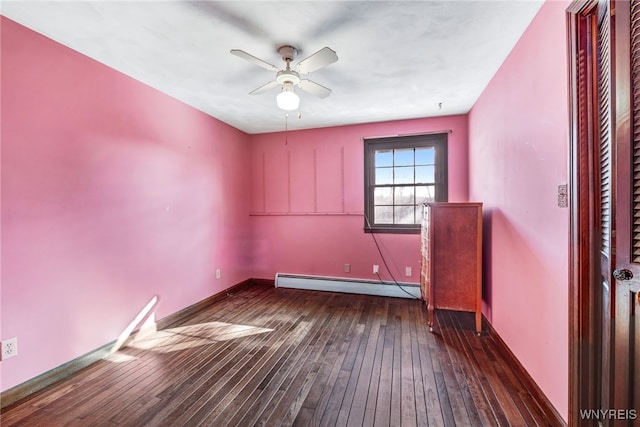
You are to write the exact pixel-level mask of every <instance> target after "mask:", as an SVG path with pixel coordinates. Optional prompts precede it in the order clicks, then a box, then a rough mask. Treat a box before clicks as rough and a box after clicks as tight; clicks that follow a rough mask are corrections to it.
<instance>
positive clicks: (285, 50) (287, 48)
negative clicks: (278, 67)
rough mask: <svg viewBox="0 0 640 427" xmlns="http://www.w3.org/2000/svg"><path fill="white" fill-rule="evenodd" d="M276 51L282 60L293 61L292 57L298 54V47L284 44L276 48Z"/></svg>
mask: <svg viewBox="0 0 640 427" xmlns="http://www.w3.org/2000/svg"><path fill="white" fill-rule="evenodd" d="M278 53H279V54H280V56H281V57H282V60H283V61H285V62H291V61H293V58H295V57H296V55H298V49H296V48H295V47H293V46H291V45H288V44H285V45H282V46H280V47H279V48H278Z"/></svg>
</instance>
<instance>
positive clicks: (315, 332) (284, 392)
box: [205, 309, 338, 425]
mask: <svg viewBox="0 0 640 427" xmlns="http://www.w3.org/2000/svg"><path fill="white" fill-rule="evenodd" d="M334 310H335V309H334ZM323 312H324V310H323ZM334 313H335V311H334ZM327 314H328V313H327ZM337 317H338V316H336V317H335V318H334V317H333V316H328V315H327V316H325V317H324V318H318V319H317V321H315V322H313V323H312V325H311V331H310V333H309V335H308V339H305V340H304V341H301V342H300V343H299V345H298V346H297V348H295V349H294V351H293V353H292V355H291V357H290V359H289V360H288V361H287V363H286V364H287V369H286V370H282V371H281V373H280V375H279V376H278V377H275V376H274V377H272V378H271V384H270V386H271V390H275V392H274V393H273V395H272V396H271V399H270V400H269V405H268V406H267V407H266V408H265V409H266V410H264V411H263V412H262V415H261V417H259V418H258V419H257V420H256V421H255V423H256V424H258V425H278V423H279V422H281V421H282V420H283V418H284V417H285V416H286V414H287V412H288V410H289V408H290V405H293V404H294V402H297V395H298V393H300V388H301V387H302V385H303V384H304V382H305V381H306V380H307V376H309V375H313V372H314V370H316V369H317V368H316V367H315V366H316V360H317V357H318V355H319V354H320V353H321V352H322V349H323V348H324V347H325V346H326V343H327V340H328V335H329V334H330V333H331V332H332V331H333V329H334V328H335V326H336V324H337ZM263 394H264V395H265V396H267V395H268V394H269V391H268V390H267V389H266V388H265V389H264V390H263ZM305 394H306V392H305ZM302 400H304V398H303V396H301V397H300V406H301V404H302ZM246 403H248V404H249V405H251V406H254V403H255V401H254V400H249V399H247V400H246ZM298 409H299V407H298V408H297V409H296V410H295V412H296V413H297V411H298ZM226 412H228V413H229V414H230V415H236V414H237V413H238V411H237V410H236V409H234V408H233V407H232V406H231V407H228V408H227V410H226ZM224 415H225V414H224V413H223V414H221V417H218V418H215V419H209V420H205V422H208V423H211V424H212V425H223V424H224V425H238V424H239V422H237V421H236V420H235V419H234V418H231V419H228V420H227V419H226V418H225V416H224ZM292 418H293V417H292ZM291 422H292V421H290V422H289V424H290V423H291Z"/></svg>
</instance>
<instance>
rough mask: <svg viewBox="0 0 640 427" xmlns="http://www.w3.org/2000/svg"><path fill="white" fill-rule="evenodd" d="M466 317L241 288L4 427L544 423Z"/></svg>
mask: <svg viewBox="0 0 640 427" xmlns="http://www.w3.org/2000/svg"><path fill="white" fill-rule="evenodd" d="M472 317H473V316H472V315H471V317H470V316H469V313H460V312H448V311H441V310H437V311H436V316H435V325H434V329H435V331H434V332H433V333H431V332H429V330H428V328H427V327H426V311H425V307H424V305H423V304H421V303H420V302H418V301H413V300H407V299H399V298H384V297H374V296H366V295H343V294H334V293H327V292H313V291H299V290H293V289H279V288H278V289H276V288H273V287H269V286H265V285H254V286H249V287H247V288H245V289H243V290H241V291H238V292H235V293H233V294H231V295H229V296H228V298H226V299H223V300H219V301H215V302H213V303H212V304H210V305H208V306H206V307H203V308H202V310H201V311H199V312H198V313H195V314H193V315H190V316H183V317H181V318H180V319H179V321H176V322H174V324H172V325H170V326H166V327H165V328H164V330H162V331H158V332H157V333H155V334H152V335H150V336H147V337H143V336H142V335H140V336H137V337H134V339H132V340H130V341H129V342H128V346H127V347H124V348H122V349H120V350H119V351H118V352H116V353H115V354H113V355H112V356H110V357H107V358H105V359H103V360H100V361H98V362H96V363H94V364H93V365H90V366H88V367H86V368H84V369H83V370H81V371H79V372H78V373H76V374H75V375H74V376H72V377H70V378H67V379H65V380H62V381H60V382H59V383H57V384H54V385H51V386H49V387H48V388H46V389H44V390H42V391H41V392H38V393H36V394H34V395H32V396H30V397H28V398H26V399H23V400H22V401H20V402H16V403H15V404H12V405H11V406H10V407H8V408H6V409H5V410H3V412H2V413H1V414H0V424H1V425H2V426H3V427H4V426H30V425H43V426H65V425H69V426H86V425H100V426H140V425H153V426H174V425H238V426H252V425H268V426H290V425H294V426H305V427H306V426H320V425H322V426H325V425H326V426H336V425H340V426H343V425H344V426H352V425H355V426H367V427H368V426H372V425H374V426H378V425H380V426H394V427H396V426H398V427H406V426H414V425H417V426H438V427H440V426H449V425H451V426H454V425H458V426H465V427H467V426H474V425H483V426H484V425H490V426H492V427H493V426H502V425H505V426H507V425H513V426H519V425H526V426H535V425H538V426H547V425H550V423H549V421H548V420H546V419H545V414H549V413H550V412H552V411H553V410H552V409H549V408H544V407H543V406H541V405H542V404H541V402H543V401H544V399H539V398H535V397H534V396H533V395H532V394H531V393H532V391H531V390H528V389H527V388H526V384H527V383H526V382H525V381H522V380H521V379H520V378H519V375H521V374H519V373H516V372H515V371H513V370H512V369H511V366H510V365H509V363H508V361H507V358H505V357H506V356H505V355H504V354H503V350H502V347H500V346H499V345H498V343H497V342H495V341H494V339H493V337H492V335H490V334H484V335H483V336H480V337H477V336H475V335H474V334H473V329H474V325H473V318H472Z"/></svg>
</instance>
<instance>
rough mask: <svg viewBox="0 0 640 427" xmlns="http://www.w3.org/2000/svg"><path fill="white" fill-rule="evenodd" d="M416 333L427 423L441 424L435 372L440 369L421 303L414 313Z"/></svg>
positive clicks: (440, 409)
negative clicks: (433, 351)
mask: <svg viewBox="0 0 640 427" xmlns="http://www.w3.org/2000/svg"><path fill="white" fill-rule="evenodd" d="M416 320H417V322H418V323H417V325H416V334H417V340H418V348H419V355H420V358H419V363H420V372H421V373H422V384H423V392H424V399H425V406H426V411H427V413H426V417H427V425H430V426H442V425H444V424H445V422H444V418H443V413H442V405H441V400H440V397H439V395H438V383H437V382H436V376H435V372H436V371H438V372H439V371H440V367H439V363H438V360H437V358H436V357H434V356H433V354H432V346H431V345H430V344H429V341H428V339H429V338H431V339H434V336H433V334H432V333H431V332H428V329H429V328H428V327H427V307H426V305H425V304H421V305H420V306H419V308H418V310H417V313H416Z"/></svg>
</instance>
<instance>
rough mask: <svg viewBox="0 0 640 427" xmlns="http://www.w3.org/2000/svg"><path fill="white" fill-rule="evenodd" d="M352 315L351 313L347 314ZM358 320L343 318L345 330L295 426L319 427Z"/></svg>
mask: <svg viewBox="0 0 640 427" xmlns="http://www.w3.org/2000/svg"><path fill="white" fill-rule="evenodd" d="M347 313H351V312H347ZM357 323H358V318H357V317H355V316H352V315H349V316H348V317H343V318H342V319H341V324H342V325H343V326H344V329H341V330H339V332H338V334H337V335H336V336H335V337H334V339H333V342H332V343H331V347H330V350H329V352H328V353H327V356H326V358H325V359H324V361H323V363H322V368H321V370H320V373H319V375H318V380H317V381H315V382H314V383H313V385H312V386H311V389H310V390H309V393H308V395H307V397H306V399H305V401H304V403H303V404H302V408H301V410H300V412H299V413H298V415H297V416H296V419H295V420H294V423H293V425H296V426H318V425H320V422H321V419H322V416H323V415H324V413H325V410H326V407H327V405H328V403H329V397H330V396H331V390H332V389H333V386H334V384H335V381H336V379H337V377H338V375H339V373H340V368H341V366H342V363H343V362H344V358H345V356H346V354H347V349H348V347H349V345H350V343H351V341H352V338H353V335H352V333H353V331H355V330H356V325H357Z"/></svg>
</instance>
